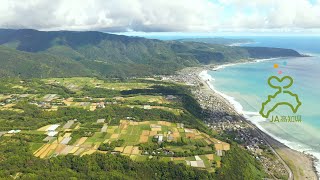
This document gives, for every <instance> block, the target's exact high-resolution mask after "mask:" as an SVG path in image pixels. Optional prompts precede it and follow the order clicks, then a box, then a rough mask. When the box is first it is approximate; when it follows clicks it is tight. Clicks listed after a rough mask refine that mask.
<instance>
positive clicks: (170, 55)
mask: <svg viewBox="0 0 320 180" xmlns="http://www.w3.org/2000/svg"><path fill="white" fill-rule="evenodd" d="M0 44H1V46H0V75H1V76H11V77H12V76H21V77H69V76H107V77H130V76H147V75H153V74H171V73H174V72H175V71H176V70H178V69H181V68H184V67H189V66H199V65H201V64H219V63H224V62H235V61H238V60H243V59H247V60H248V59H252V58H273V57H283V56H301V55H300V54H299V53H298V52H296V51H294V50H290V49H280V48H261V47H259V48H254V47H253V48H247V47H230V46H224V45H218V44H207V43H202V42H180V41H160V40H155V39H145V38H141V37H129V36H123V35H114V34H108V33H102V32H94V31H87V32H76V31H49V32H45V31H37V30H32V29H22V30H12V29H0Z"/></svg>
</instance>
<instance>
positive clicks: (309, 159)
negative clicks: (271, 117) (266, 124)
mask: <svg viewBox="0 0 320 180" xmlns="http://www.w3.org/2000/svg"><path fill="white" fill-rule="evenodd" d="M274 59H278V58H273V59H261V60H255V61H251V62H239V63H232V64H223V65H219V66H217V67H214V68H198V69H197V70H198V77H199V80H200V81H201V83H203V84H204V85H205V87H204V88H207V89H210V90H211V91H212V92H213V94H214V95H215V96H217V95H218V96H220V99H221V101H222V102H224V103H225V104H227V105H229V106H230V107H231V108H232V109H233V110H234V111H235V112H236V113H237V114H238V115H239V116H241V117H242V118H243V119H244V120H245V121H246V122H247V123H249V124H251V125H253V126H254V127H255V128H256V129H257V130H258V131H259V132H260V133H261V135H262V136H263V137H264V138H265V140H266V141H267V142H268V143H269V144H270V145H271V146H272V147H273V149H274V150H275V151H276V154H277V155H279V157H280V158H281V159H282V160H283V161H284V162H285V164H286V165H287V166H288V167H287V168H289V170H288V171H291V173H292V174H293V175H294V179H319V174H317V173H318V172H317V169H316V161H318V159H316V158H315V156H313V155H310V154H306V153H304V152H299V151H298V150H295V149H291V148H289V147H288V146H287V145H285V143H283V140H282V139H279V138H277V137H275V136H274V135H272V134H270V133H269V132H268V131H266V130H265V129H263V128H262V127H261V126H259V125H258V124H257V123H253V122H251V121H250V120H249V119H248V117H246V115H245V113H244V111H243V109H242V106H241V104H240V103H238V102H237V101H235V100H234V98H233V97H230V96H228V95H226V94H224V93H222V92H220V91H218V90H216V89H215V87H213V85H212V84H211V83H210V82H211V81H214V78H212V77H211V76H210V75H209V74H207V71H208V70H213V71H215V70H218V69H221V68H225V67H227V66H232V65H236V64H243V63H257V62H261V61H268V60H274ZM289 179H290V172H289ZM292 179H293V178H292Z"/></svg>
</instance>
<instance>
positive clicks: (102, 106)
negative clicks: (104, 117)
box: [97, 102, 106, 109]
mask: <svg viewBox="0 0 320 180" xmlns="http://www.w3.org/2000/svg"><path fill="white" fill-rule="evenodd" d="M97 108H101V109H103V108H106V105H105V103H104V102H99V103H98V105H97Z"/></svg>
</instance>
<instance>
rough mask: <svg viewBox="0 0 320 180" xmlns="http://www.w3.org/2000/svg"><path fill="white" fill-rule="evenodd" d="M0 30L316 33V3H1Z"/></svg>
mask: <svg viewBox="0 0 320 180" xmlns="http://www.w3.org/2000/svg"><path fill="white" fill-rule="evenodd" d="M0 28H33V29H40V30H100V31H109V32H127V31H129V32H130V31H141V32H221V31H231V32H233V31H237V32H239V31H263V32H270V31H271V32H272V31H280V32H301V31H303V32H320V0H0Z"/></svg>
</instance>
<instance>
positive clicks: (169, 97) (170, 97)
mask: <svg viewBox="0 0 320 180" xmlns="http://www.w3.org/2000/svg"><path fill="white" fill-rule="evenodd" d="M176 98H177V97H175V96H173V95H168V96H166V99H167V100H174V99H176Z"/></svg>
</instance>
